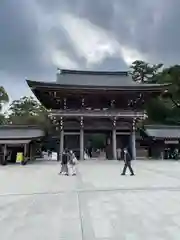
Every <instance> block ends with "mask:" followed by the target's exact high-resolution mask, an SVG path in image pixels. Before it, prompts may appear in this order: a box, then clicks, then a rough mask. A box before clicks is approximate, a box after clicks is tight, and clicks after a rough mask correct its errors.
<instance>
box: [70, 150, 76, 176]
mask: <svg viewBox="0 0 180 240" xmlns="http://www.w3.org/2000/svg"><path fill="white" fill-rule="evenodd" d="M69 155H70V157H69V167H70V169H71V173H72V176H75V175H76V163H77V158H76V156H75V154H74V153H73V151H72V150H70V151H69Z"/></svg>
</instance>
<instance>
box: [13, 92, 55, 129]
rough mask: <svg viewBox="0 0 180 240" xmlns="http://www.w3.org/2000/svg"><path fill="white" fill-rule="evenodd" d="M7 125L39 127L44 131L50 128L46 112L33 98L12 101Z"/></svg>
mask: <svg viewBox="0 0 180 240" xmlns="http://www.w3.org/2000/svg"><path fill="white" fill-rule="evenodd" d="M8 119H9V123H11V124H22V125H23V124H26V125H39V126H40V127H43V128H44V129H45V130H47V131H48V130H49V129H50V128H51V126H52V124H51V120H50V118H49V117H48V111H47V110H46V109H45V108H44V107H43V106H42V105H41V104H40V103H39V102H38V101H36V100H35V99H34V98H33V97H26V96H25V97H22V98H20V99H19V100H14V101H13V102H12V103H11V105H10V107H9V116H8Z"/></svg>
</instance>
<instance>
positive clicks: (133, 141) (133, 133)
mask: <svg viewBox="0 0 180 240" xmlns="http://www.w3.org/2000/svg"><path fill="white" fill-rule="evenodd" d="M131 146H132V148H131V149H132V158H133V160H136V119H133V123H132V133H131Z"/></svg>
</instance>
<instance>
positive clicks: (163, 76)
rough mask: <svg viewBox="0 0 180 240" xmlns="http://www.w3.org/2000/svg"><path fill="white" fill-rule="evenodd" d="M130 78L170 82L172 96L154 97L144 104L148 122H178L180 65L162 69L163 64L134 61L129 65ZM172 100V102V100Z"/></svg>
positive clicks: (179, 111) (144, 81)
mask: <svg viewBox="0 0 180 240" xmlns="http://www.w3.org/2000/svg"><path fill="white" fill-rule="evenodd" d="M131 74H132V78H133V80H134V81H136V82H140V83H160V84H162V83H170V84H171V85H170V87H169V92H170V94H171V95H172V98H171V99H170V98H162V97H156V98H154V99H152V100H151V101H150V102H149V103H148V104H146V110H147V113H148V116H149V118H148V122H153V123H163V124H180V108H179V107H177V105H176V104H174V103H180V65H174V66H172V67H169V68H164V69H163V64H161V63H160V64H154V65H150V64H149V63H146V62H143V61H139V60H137V61H135V62H133V63H132V65H131ZM172 100H174V103H173V101H172Z"/></svg>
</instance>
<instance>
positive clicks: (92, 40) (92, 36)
mask: <svg viewBox="0 0 180 240" xmlns="http://www.w3.org/2000/svg"><path fill="white" fill-rule="evenodd" d="M60 20H61V25H62V26H63V27H64V29H65V30H66V32H67V34H68V36H69V37H70V39H71V41H72V44H73V46H74V48H75V50H76V52H77V54H78V55H79V56H80V57H84V58H85V59H86V61H87V65H91V64H96V63H99V62H102V61H103V60H104V59H105V58H106V57H108V56H113V55H118V54H119V55H120V45H119V43H118V42H117V41H116V39H115V38H114V37H113V35H112V34H111V33H109V32H107V31H105V30H103V29H101V28H100V27H97V26H95V25H93V24H92V23H91V22H89V21H88V20H86V19H82V18H78V17H76V16H74V15H71V14H64V15H62V16H61V18H60Z"/></svg>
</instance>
